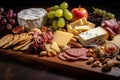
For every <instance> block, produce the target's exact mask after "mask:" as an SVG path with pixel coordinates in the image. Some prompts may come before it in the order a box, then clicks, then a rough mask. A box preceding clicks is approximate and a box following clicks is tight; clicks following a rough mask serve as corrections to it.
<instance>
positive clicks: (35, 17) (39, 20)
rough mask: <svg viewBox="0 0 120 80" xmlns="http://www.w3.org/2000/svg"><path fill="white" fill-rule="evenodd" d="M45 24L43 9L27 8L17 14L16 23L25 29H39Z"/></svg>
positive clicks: (45, 17)
mask: <svg viewBox="0 0 120 80" xmlns="http://www.w3.org/2000/svg"><path fill="white" fill-rule="evenodd" d="M46 22H47V11H46V10H45V9H43V8H29V9H24V10H21V11H20V12H18V23H19V25H21V26H24V27H25V29H27V30H29V29H33V28H40V27H42V26H43V25H45V24H46Z"/></svg>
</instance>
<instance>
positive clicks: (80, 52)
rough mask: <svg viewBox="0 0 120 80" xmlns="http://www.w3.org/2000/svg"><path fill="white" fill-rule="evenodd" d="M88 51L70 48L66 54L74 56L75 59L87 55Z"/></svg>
mask: <svg viewBox="0 0 120 80" xmlns="http://www.w3.org/2000/svg"><path fill="white" fill-rule="evenodd" d="M87 51H88V50H87V49H86V48H69V49H67V50H65V52H66V53H67V54H68V55H71V56H74V57H79V56H82V55H84V54H86V52H87Z"/></svg>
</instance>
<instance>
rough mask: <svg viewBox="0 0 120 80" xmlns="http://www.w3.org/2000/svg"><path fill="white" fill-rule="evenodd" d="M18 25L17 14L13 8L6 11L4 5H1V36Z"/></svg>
mask: <svg viewBox="0 0 120 80" xmlns="http://www.w3.org/2000/svg"><path fill="white" fill-rule="evenodd" d="M16 25H17V14H16V13H15V12H14V10H13V9H8V10H6V11H5V9H4V8H3V7H0V37H1V36H2V35H5V34H7V33H8V32H10V31H11V30H12V28H13V27H15V26H16Z"/></svg>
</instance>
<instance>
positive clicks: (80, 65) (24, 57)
mask: <svg viewBox="0 0 120 80" xmlns="http://www.w3.org/2000/svg"><path fill="white" fill-rule="evenodd" d="M0 55H2V56H5V57H11V58H14V59H17V60H20V61H24V62H35V63H37V64H39V63H41V64H43V65H45V66H47V67H51V68H54V69H59V70H64V71H67V72H71V73H72V74H73V73H74V74H78V75H82V76H86V77H90V78H97V80H98V78H99V79H105V80H106V79H109V80H112V79H114V80H118V78H119V77H120V68H118V67H114V68H112V70H111V71H110V72H107V73H103V72H102V71H101V70H100V69H99V68H91V66H90V65H86V61H75V62H68V61H62V60H60V59H58V57H57V56H55V57H39V56H38V55H31V54H27V53H24V52H19V51H13V50H5V49H0Z"/></svg>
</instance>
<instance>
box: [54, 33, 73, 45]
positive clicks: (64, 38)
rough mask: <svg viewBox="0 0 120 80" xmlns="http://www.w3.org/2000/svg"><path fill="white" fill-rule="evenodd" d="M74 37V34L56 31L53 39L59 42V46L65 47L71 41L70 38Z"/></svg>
mask: <svg viewBox="0 0 120 80" xmlns="http://www.w3.org/2000/svg"><path fill="white" fill-rule="evenodd" d="M72 37H73V34H71V33H68V32H63V31H56V32H55V33H54V39H53V41H55V42H56V43H57V44H58V46H60V47H63V46H65V45H66V44H67V43H68V42H69V41H70V39H72Z"/></svg>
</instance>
